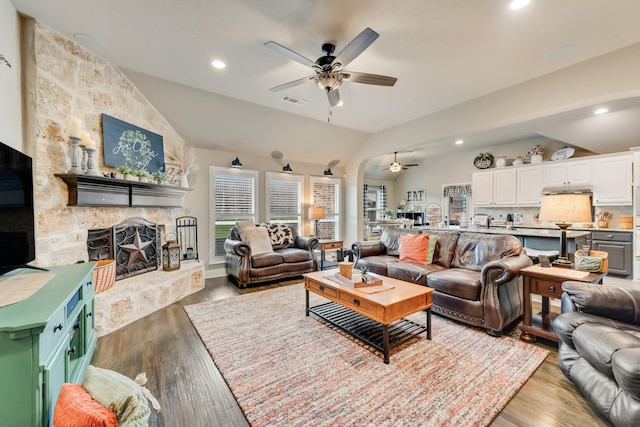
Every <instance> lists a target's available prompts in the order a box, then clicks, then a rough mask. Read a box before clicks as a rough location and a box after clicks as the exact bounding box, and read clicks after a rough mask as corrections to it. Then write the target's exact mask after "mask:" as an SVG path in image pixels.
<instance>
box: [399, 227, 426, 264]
mask: <svg viewBox="0 0 640 427" xmlns="http://www.w3.org/2000/svg"><path fill="white" fill-rule="evenodd" d="M428 249H429V236H428V235H426V234H403V235H401V236H400V259H399V261H400V262H415V263H418V264H425V265H426V264H427V253H428Z"/></svg>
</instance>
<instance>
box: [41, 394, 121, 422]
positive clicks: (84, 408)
mask: <svg viewBox="0 0 640 427" xmlns="http://www.w3.org/2000/svg"><path fill="white" fill-rule="evenodd" d="M53 425H54V426H56V427H77V426H86V427H118V418H117V417H116V414H115V413H114V412H112V411H110V410H109V409H107V408H105V407H104V406H103V405H101V404H100V403H99V402H97V401H96V400H95V399H93V398H92V397H91V395H90V394H89V393H88V392H87V390H85V389H84V388H82V386H81V385H80V384H69V383H65V384H62V387H61V388H60V394H58V401H57V402H56V407H55V410H54V411H53Z"/></svg>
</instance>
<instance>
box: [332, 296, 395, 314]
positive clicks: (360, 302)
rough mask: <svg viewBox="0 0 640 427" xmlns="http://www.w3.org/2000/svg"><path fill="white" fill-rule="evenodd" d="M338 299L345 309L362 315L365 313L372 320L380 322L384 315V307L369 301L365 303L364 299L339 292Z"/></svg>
mask: <svg viewBox="0 0 640 427" xmlns="http://www.w3.org/2000/svg"><path fill="white" fill-rule="evenodd" d="M338 299H339V300H340V301H341V304H342V305H344V306H345V307H349V308H351V309H354V310H356V311H360V312H362V313H367V314H369V315H371V316H373V319H374V320H378V321H380V320H381V319H382V317H383V315H384V307H381V306H380V305H378V304H376V303H373V302H371V301H367V300H366V299H364V298H360V297H358V296H354V295H350V294H346V293H342V292H339V293H338Z"/></svg>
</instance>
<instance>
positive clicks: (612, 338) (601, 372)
mask: <svg viewBox="0 0 640 427" xmlns="http://www.w3.org/2000/svg"><path fill="white" fill-rule="evenodd" d="M562 290H563V291H564V292H563V294H562V308H561V312H562V314H560V315H559V316H557V317H556V318H555V319H554V320H553V328H554V329H555V331H556V334H558V338H559V340H560V341H559V344H558V365H559V366H560V369H561V370H562V372H563V373H564V374H565V376H566V377H567V378H568V379H569V380H570V381H571V382H573V383H574V384H575V386H576V388H577V389H578V390H579V391H580V392H581V393H582V394H583V395H584V396H585V397H586V398H587V400H588V401H589V403H590V404H591V406H592V407H593V408H594V409H595V410H597V411H598V412H599V413H600V414H601V415H602V416H603V417H604V418H606V419H607V420H609V421H610V422H611V423H613V424H614V425H616V426H640V289H638V288H637V287H636V288H632V287H629V288H622V287H615V286H611V285H598V284H592V283H582V282H571V281H568V282H564V283H563V284H562Z"/></svg>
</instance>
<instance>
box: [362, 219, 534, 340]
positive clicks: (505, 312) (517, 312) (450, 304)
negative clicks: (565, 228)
mask: <svg viewBox="0 0 640 427" xmlns="http://www.w3.org/2000/svg"><path fill="white" fill-rule="evenodd" d="M402 233H422V231H421V230H416V229H407V230H402V229H391V228H390V229H385V230H384V231H383V233H382V236H381V239H380V241H368V242H356V243H354V244H353V245H352V251H353V253H354V256H355V267H356V268H362V267H367V268H368V269H369V271H371V272H373V273H378V274H381V275H384V276H389V277H393V278H396V279H401V280H405V281H408V282H413V283H417V284H419V285H426V286H429V287H430V288H433V289H434V292H433V307H432V311H433V312H434V313H438V314H441V315H443V316H446V317H449V318H452V319H456V320H459V321H461V322H464V323H467V324H469V325H473V326H478V327H481V328H484V329H485V331H486V332H487V333H488V334H489V335H493V336H500V335H502V331H503V329H504V328H505V327H506V326H508V325H509V324H511V323H512V322H513V321H515V320H516V319H518V318H519V317H520V316H521V315H522V312H523V309H522V276H521V275H520V269H521V268H524V267H527V266H529V265H532V261H531V259H530V258H529V257H528V256H527V255H525V253H524V251H523V250H522V244H521V243H520V240H518V238H516V237H514V236H511V235H507V234H483V233H473V232H458V231H450V230H446V231H432V230H424V234H429V235H430V236H437V243H436V246H435V252H434V255H433V262H432V263H431V264H426V265H425V264H418V263H413V262H400V261H399V254H400V250H399V241H400V235H401V234H402Z"/></svg>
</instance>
